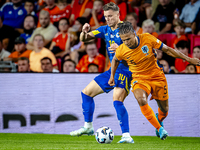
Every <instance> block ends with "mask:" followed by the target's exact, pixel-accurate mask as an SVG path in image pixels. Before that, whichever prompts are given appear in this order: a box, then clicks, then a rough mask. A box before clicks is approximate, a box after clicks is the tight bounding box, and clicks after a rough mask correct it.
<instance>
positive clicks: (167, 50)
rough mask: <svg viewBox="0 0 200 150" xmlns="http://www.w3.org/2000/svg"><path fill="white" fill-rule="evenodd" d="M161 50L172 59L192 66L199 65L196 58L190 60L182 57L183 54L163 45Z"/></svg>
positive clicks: (184, 56) (199, 61)
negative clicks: (181, 60)
mask: <svg viewBox="0 0 200 150" xmlns="http://www.w3.org/2000/svg"><path fill="white" fill-rule="evenodd" d="M161 50H162V51H163V52H165V53H166V54H168V55H170V56H172V57H175V58H181V59H183V60H186V61H187V62H189V63H191V64H194V65H200V60H199V59H198V58H190V57H188V56H186V55H184V54H183V53H181V52H180V51H179V50H176V49H173V48H171V47H168V46H167V45H165V44H163V47H162V49H161Z"/></svg>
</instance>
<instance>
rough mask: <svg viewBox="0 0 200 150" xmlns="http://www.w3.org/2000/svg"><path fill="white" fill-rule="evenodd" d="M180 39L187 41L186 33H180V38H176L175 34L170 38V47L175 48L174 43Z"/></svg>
mask: <svg viewBox="0 0 200 150" xmlns="http://www.w3.org/2000/svg"><path fill="white" fill-rule="evenodd" d="M181 40H184V41H188V38H187V36H186V35H181V37H180V38H178V37H177V36H176V37H174V38H173V39H172V42H171V43H172V45H171V47H172V48H175V45H176V44H177V43H178V42H179V41H181Z"/></svg>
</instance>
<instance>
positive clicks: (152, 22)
mask: <svg viewBox="0 0 200 150" xmlns="http://www.w3.org/2000/svg"><path fill="white" fill-rule="evenodd" d="M144 26H152V27H153V28H155V25H154V21H153V20H151V19H146V20H144V21H143V22H142V28H143V27H144Z"/></svg>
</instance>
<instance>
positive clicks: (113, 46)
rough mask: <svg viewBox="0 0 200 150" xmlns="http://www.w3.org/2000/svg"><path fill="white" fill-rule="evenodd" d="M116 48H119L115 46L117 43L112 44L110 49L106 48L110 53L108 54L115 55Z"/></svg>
mask: <svg viewBox="0 0 200 150" xmlns="http://www.w3.org/2000/svg"><path fill="white" fill-rule="evenodd" d="M118 47H119V45H117V43H113V44H111V45H110V47H108V50H109V51H110V53H115V51H116V49H117V48H118Z"/></svg>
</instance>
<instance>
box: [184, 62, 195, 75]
mask: <svg viewBox="0 0 200 150" xmlns="http://www.w3.org/2000/svg"><path fill="white" fill-rule="evenodd" d="M185 73H192V74H193V73H197V69H196V66H195V65H193V64H188V65H187V66H186V69H185Z"/></svg>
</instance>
